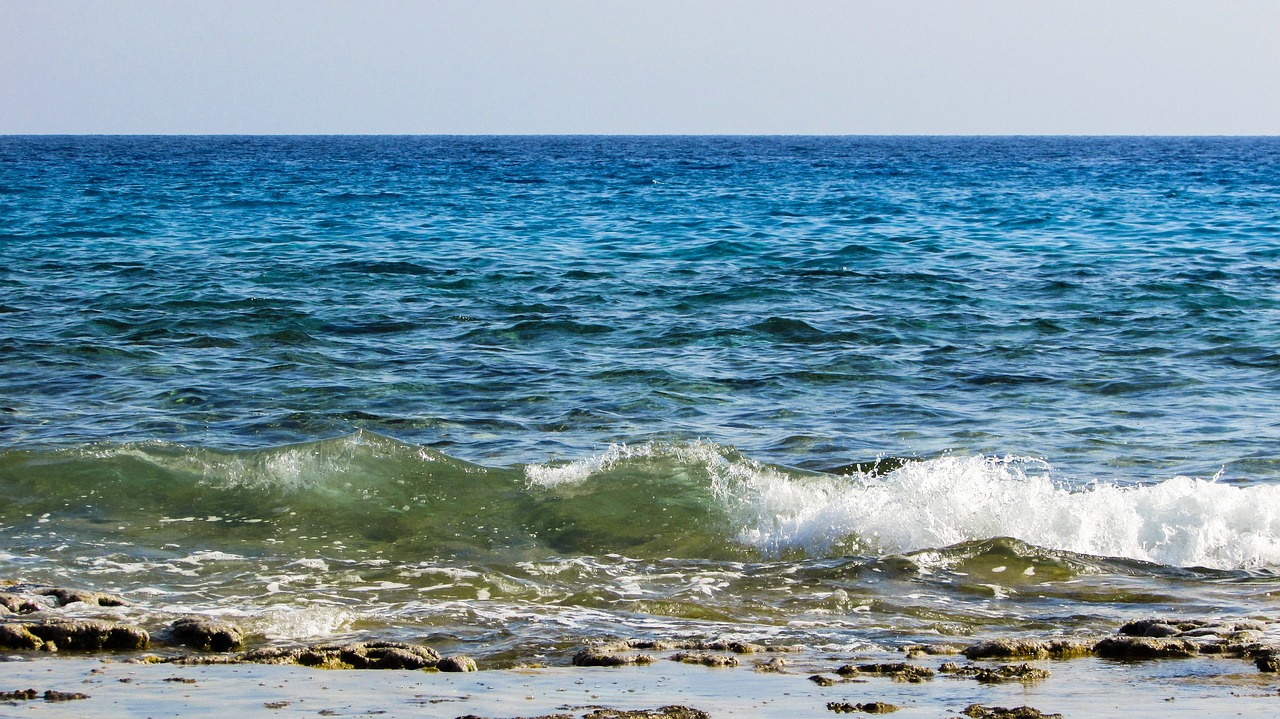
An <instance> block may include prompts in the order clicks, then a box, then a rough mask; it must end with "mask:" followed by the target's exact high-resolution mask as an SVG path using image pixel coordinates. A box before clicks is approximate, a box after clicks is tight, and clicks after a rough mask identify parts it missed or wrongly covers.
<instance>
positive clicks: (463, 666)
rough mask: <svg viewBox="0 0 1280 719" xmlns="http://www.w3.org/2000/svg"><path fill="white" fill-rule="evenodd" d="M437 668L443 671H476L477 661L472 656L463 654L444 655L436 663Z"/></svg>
mask: <svg viewBox="0 0 1280 719" xmlns="http://www.w3.org/2000/svg"><path fill="white" fill-rule="evenodd" d="M436 669H439V670H440V671H442V672H474V671H476V670H477V667H476V661H475V660H474V659H472V658H471V657H468V656H464V655H462V654H455V655H453V656H450V657H444V658H443V659H441V660H440V661H439V663H437V664H436Z"/></svg>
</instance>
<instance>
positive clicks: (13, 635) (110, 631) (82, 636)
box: [0, 619, 151, 651]
mask: <svg viewBox="0 0 1280 719" xmlns="http://www.w3.org/2000/svg"><path fill="white" fill-rule="evenodd" d="M150 640H151V638H150V636H149V635H148V634H147V633H146V631H144V630H142V629H139V628H137V627H131V626H128V625H125V624H117V623H116V622H108V621H103V620H99V619H82V620H77V621H71V620H65V619H46V620H42V621H39V622H7V623H3V624H0V649H11V650H12V649H28V650H41V651H58V650H59V649H67V650H72V651H101V650H122V651H129V650H138V649H145V648H146V647H147V644H148V643H149V642H150Z"/></svg>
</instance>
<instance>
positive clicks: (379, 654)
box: [0, 584, 1280, 719]
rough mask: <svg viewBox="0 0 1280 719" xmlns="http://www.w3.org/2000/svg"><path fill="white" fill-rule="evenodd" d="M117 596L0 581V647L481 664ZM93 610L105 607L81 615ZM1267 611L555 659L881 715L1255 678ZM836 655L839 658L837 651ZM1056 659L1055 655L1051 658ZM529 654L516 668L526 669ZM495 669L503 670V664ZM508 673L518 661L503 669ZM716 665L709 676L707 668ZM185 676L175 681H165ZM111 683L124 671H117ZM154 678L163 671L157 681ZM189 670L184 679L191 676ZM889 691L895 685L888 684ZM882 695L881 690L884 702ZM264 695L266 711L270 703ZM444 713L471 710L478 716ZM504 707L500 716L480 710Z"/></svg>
mask: <svg viewBox="0 0 1280 719" xmlns="http://www.w3.org/2000/svg"><path fill="white" fill-rule="evenodd" d="M129 606H130V602H129V601H128V599H126V598H125V597H121V596H117V595H114V594H109V593H103V592H97V591H93V590H87V589H78V588H67V587H54V586H44V585H33V584H9V585H4V586H0V651H4V652H7V653H11V654H10V656H9V659H11V660H13V659H17V660H18V661H22V660H24V659H26V660H29V659H33V658H36V657H39V656H49V655H51V654H56V655H59V656H64V657H76V658H89V657H100V658H109V659H110V660H111V661H112V662H116V663H120V664H124V665H134V666H146V665H168V666H173V667H175V668H176V667H210V668H213V667H218V666H225V665H263V666H296V667H303V668H315V669H383V670H399V671H427V672H442V673H450V674H455V673H466V672H474V671H477V670H478V669H482V668H484V667H483V666H482V664H481V663H478V662H477V661H476V660H474V659H472V658H471V657H469V656H466V655H460V654H455V655H451V656H444V655H442V654H441V653H440V652H438V651H437V650H435V649H433V648H431V647H428V646H423V645H419V644H411V643H404V642H390V641H363V642H348V643H320V644H308V645H297V646H280V645H273V644H269V643H267V642H266V641H265V640H263V639H262V638H260V637H254V636H252V635H251V634H248V633H246V632H245V631H244V630H243V629H242V628H241V627H239V626H237V625H235V624H234V623H231V622H227V621H223V620H220V619H217V618H214V617H209V616H181V617H176V618H174V617H167V618H164V619H162V620H159V621H156V622H153V623H151V624H142V623H139V624H133V623H129V622H125V621H118V620H117V619H119V618H120V617H122V616H127V615H125V614H119V613H116V614H111V612H114V611H116V610H118V609H120V608H128V607H129ZM97 610H102V612H103V613H105V614H106V615H108V616H114V617H115V618H106V617H95V616H87V615H93V614H94V613H95V611H97ZM1273 628H1274V627H1273V625H1272V624H1271V623H1270V622H1266V621H1260V620H1231V621H1223V620H1213V619H1205V618H1185V617H1158V618H1150V619H1145V620H1141V621H1134V622H1130V623H1127V624H1124V625H1123V626H1120V627H1118V628H1117V629H1116V631H1115V632H1114V633H1109V634H1100V635H1098V636H1096V637H1092V638H1080V637H1058V636H1052V637H1016V638H1008V637H1003V638H993V639H984V640H979V641H974V642H972V643H968V644H958V643H946V644H943V643H939V644H914V645H908V646H904V647H902V648H901V649H900V650H899V651H900V658H899V659H886V658H884V657H882V658H881V659H880V660H878V661H848V660H846V661H839V658H836V657H830V656H829V655H826V654H824V653H823V652H821V651H816V650H811V649H807V648H805V647H795V646H769V645H764V644H757V643H751V642H743V641H738V640H729V639H711V640H704V639H669V640H655V639H621V640H610V641H600V642H597V643H593V644H591V645H590V646H584V647H580V648H579V649H578V650H577V651H576V652H574V653H573V654H572V655H571V656H569V657H566V661H565V662H564V664H566V665H568V666H570V667H574V668H596V667H606V668H609V667H612V668H617V667H635V666H645V665H658V664H663V665H682V666H690V667H697V668H699V670H702V671H713V672H717V673H718V672H721V671H733V670H737V671H742V670H746V671H748V672H749V673H753V674H757V675H759V674H771V675H787V676H792V677H796V678H797V679H800V680H802V682H803V684H807V685H809V686H811V687H813V691H818V692H823V691H829V692H838V691H841V690H842V688H848V689H850V690H853V689H859V690H860V691H865V688H860V687H857V686H856V685H859V684H864V685H865V684H868V682H870V683H872V685H877V683H879V682H886V681H887V682H889V684H880V685H879V686H882V687H885V689H884V690H883V692H884V693H885V696H883V697H874V698H870V700H867V701H847V700H837V699H833V700H830V701H826V702H825V704H824V706H825V708H826V710H827V711H828V712H831V713H837V714H843V713H853V714H889V713H896V712H898V711H899V710H901V709H902V708H903V707H902V706H901V705H900V704H899V703H898V702H899V701H900V700H898V699H895V697H894V693H895V690H892V689H889V687H894V686H898V687H906V686H917V685H926V684H931V683H935V682H939V681H947V680H950V681H955V680H969V681H972V682H975V683H976V684H978V685H991V686H999V685H1006V684H1016V685H1021V686H1031V685H1035V684H1036V683H1039V682H1043V681H1045V680H1049V679H1050V677H1052V676H1053V675H1054V673H1055V672H1057V671H1059V668H1065V667H1067V666H1069V665H1070V664H1072V662H1071V661H1070V660H1091V661H1097V660H1105V661H1113V662H1128V663H1133V662H1137V663H1142V662H1151V661H1155V660H1177V659H1214V660H1219V659H1227V660H1238V661H1243V662H1249V663H1251V664H1252V665H1253V667H1252V671H1254V672H1255V673H1257V674H1258V675H1267V674H1274V673H1277V672H1278V671H1280V643H1276V641H1275V640H1276V632H1274V631H1272V630H1273ZM846 659H847V658H846ZM1063 662H1065V664H1063ZM533 666H535V665H530V669H529V670H533V669H532V667H533ZM508 668H509V667H508ZM517 671H520V670H519V669H517ZM717 675H718V674H717ZM179 680H180V681H184V682H186V681H189V680H187V679H183V678H177V679H174V681H179ZM121 681H124V680H121ZM165 681H170V679H168V678H166V679H165ZM191 681H193V680H191ZM902 691H903V690H901V689H899V690H896V693H898V694H901V693H902ZM0 692H2V693H0V702H4V703H10V704H12V703H15V702H24V703H28V704H31V705H34V704H37V703H39V702H46V703H47V702H60V701H70V700H78V699H87V698H89V696H88V695H87V694H83V693H79V692H67V691H61V690H55V689H48V690H43V689H42V690H36V689H20V688H13V687H0ZM891 700H892V701H891ZM266 706H268V708H270V704H269V703H267V704H266ZM580 709H581V711H577V712H568V713H566V712H564V711H560V712H556V713H550V714H537V715H527V716H534V717H537V719H566V718H567V719H579V718H581V719H703V718H704V717H709V716H711V715H710V714H708V713H707V711H706V710H704V709H702V708H695V707H693V706H686V705H683V704H666V705H661V706H657V707H656V708H650V709H625V710H624V709H615V708H611V707H602V706H592V705H588V706H584V707H581V708H580ZM955 713H956V714H959V715H961V716H967V717H971V718H972V719H1032V718H1034V717H1054V716H1061V715H1060V714H1052V713H1043V712H1041V711H1040V710H1038V709H1034V708H1032V707H1028V706H1019V707H1013V708H1004V707H1001V706H998V705H994V704H991V705H987V704H982V703H970V704H968V705H964V708H963V709H956V710H955ZM457 716H460V717H466V718H468V719H477V718H478V717H480V716H481V715H479V714H459V715H457ZM489 716H491V717H494V718H495V719H497V718H498V717H503V718H508V717H514V716H516V715H515V714H514V713H506V714H491V715H489Z"/></svg>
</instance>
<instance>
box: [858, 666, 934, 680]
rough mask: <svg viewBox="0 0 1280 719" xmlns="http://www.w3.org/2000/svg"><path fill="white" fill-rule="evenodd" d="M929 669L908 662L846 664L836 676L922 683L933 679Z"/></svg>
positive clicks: (931, 671)
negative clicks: (870, 676) (886, 677)
mask: <svg viewBox="0 0 1280 719" xmlns="http://www.w3.org/2000/svg"><path fill="white" fill-rule="evenodd" d="M935 673H936V672H934V671H933V670H932V669H930V668H929V667H922V666H920V665H918V664H908V663H906V662H883V663H876V664H859V665H857V666H853V665H851V664H845V665H844V666H842V667H840V668H839V669H836V674H839V675H840V676H842V677H850V676H855V675H858V674H879V675H881V676H889V677H892V678H894V679H897V680H899V681H907V682H921V681H924V680H925V679H932V678H933V676H934V674H935Z"/></svg>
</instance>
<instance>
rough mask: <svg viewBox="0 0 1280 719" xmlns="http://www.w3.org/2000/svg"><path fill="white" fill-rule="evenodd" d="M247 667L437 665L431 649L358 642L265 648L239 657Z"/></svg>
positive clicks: (398, 643)
mask: <svg viewBox="0 0 1280 719" xmlns="http://www.w3.org/2000/svg"><path fill="white" fill-rule="evenodd" d="M240 660H241V661H243V662H246V663H250V664H298V665H301V666H305V667H318V668H322V669H426V668H432V667H435V666H436V665H437V664H438V663H439V662H440V653H439V652H437V651H436V650H434V649H432V648H430V647H423V646H418V645H416V644H405V643H403V642H357V643H355V644H328V645H320V646H314V647H295V648H282V647H267V648H263V649H254V650H253V651H250V652H246V653H245V654H243V655H241V657H240Z"/></svg>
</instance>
